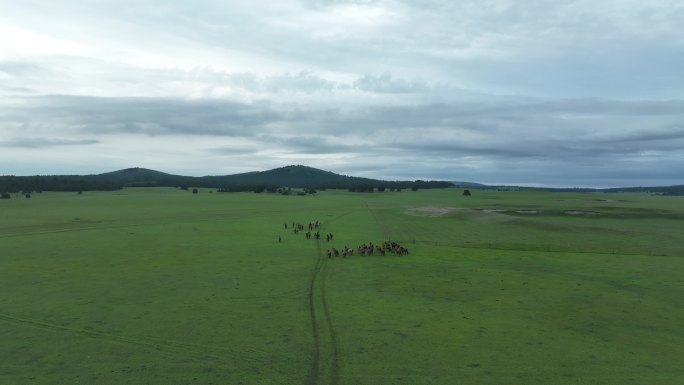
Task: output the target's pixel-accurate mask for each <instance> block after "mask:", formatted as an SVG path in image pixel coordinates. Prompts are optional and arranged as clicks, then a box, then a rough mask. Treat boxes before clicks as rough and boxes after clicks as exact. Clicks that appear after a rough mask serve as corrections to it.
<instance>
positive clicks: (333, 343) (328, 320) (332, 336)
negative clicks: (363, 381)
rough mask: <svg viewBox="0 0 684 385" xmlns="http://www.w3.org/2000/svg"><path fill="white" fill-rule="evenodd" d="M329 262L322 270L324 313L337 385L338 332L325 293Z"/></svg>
mask: <svg viewBox="0 0 684 385" xmlns="http://www.w3.org/2000/svg"><path fill="white" fill-rule="evenodd" d="M316 243H318V245H317V246H318V255H319V258H321V259H322V258H323V251H322V249H321V244H320V240H317V242H316ZM326 266H327V264H325V263H324V264H323V268H322V272H321V298H322V299H323V314H324V315H325V321H326V324H327V325H328V331H329V332H330V348H331V354H332V357H330V361H331V363H330V364H331V369H330V370H331V373H330V385H337V383H338V381H339V377H340V370H339V362H338V354H337V333H336V332H335V327H334V326H333V323H332V317H331V316H330V310H329V308H328V297H327V295H326V293H325V276H326V272H327V269H326Z"/></svg>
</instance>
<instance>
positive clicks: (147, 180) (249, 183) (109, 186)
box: [0, 166, 454, 193]
mask: <svg viewBox="0 0 684 385" xmlns="http://www.w3.org/2000/svg"><path fill="white" fill-rule="evenodd" d="M453 186H454V184H453V183H451V182H444V181H424V180H415V181H383V180H378V179H369V178H359V177H351V176H345V175H340V174H335V173H333V172H329V171H323V170H319V169H315V168H311V167H306V166H287V167H282V168H277V169H273V170H269V171H261V172H249V173H243V174H234V175H224V176H203V177H190V176H181V175H172V174H166V173H163V172H159V171H154V170H148V169H144V168H129V169H125V170H119V171H114V172H109V173H104V174H96V175H45V176H43V175H36V176H0V192H5V193H17V192H25V193H26V192H34V191H35V192H39V191H94V190H105V191H106V190H119V189H122V188H125V187H178V188H182V189H188V188H214V189H217V190H218V191H220V192H240V191H254V192H264V191H267V192H279V191H280V192H283V191H289V190H287V189H288V188H290V189H291V188H301V189H306V190H307V191H308V192H311V191H315V190H325V189H346V190H349V191H354V192H371V191H385V190H393V191H397V190H400V189H412V190H417V189H431V188H445V187H453Z"/></svg>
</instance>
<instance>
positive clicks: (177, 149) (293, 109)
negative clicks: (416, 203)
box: [0, 0, 684, 187]
mask: <svg viewBox="0 0 684 385" xmlns="http://www.w3.org/2000/svg"><path fill="white" fill-rule="evenodd" d="M289 164H304V165H308V166H312V167H317V168H322V169H325V170H330V171H335V172H340V173H343V174H348V175H355V176H367V177H377V178H383V179H417V178H423V179H426V178H427V179H445V180H459V181H474V182H483V183H505V184H524V185H539V186H588V187H607V186H637V185H669V184H682V183H684V178H683V176H684V2H681V1H679V0H672V1H668V0H649V1H637V0H591V1H589V0H579V1H573V0H568V1H555V0H548V1H547V0H525V1H512V0H510V1H509V0H472V1H457V0H448V1H446V0H445V1H439V0H387V1H384V0H378V1H373V0H357V1H349V0H347V1H345V0H337V1H336V0H299V1H295V0H278V1H270V2H259V1H253V0H245V1H242V0H230V1H226V0H205V1H171V0H164V1H162V0H159V1H157V0H152V1H140V0H135V1H132V0H131V1H129V0H116V1H114V0H112V1H110V0H91V1H77V0H72V1H54V0H21V1H5V0H0V174H16V175H33V174H82V173H100V172H107V171H113V170H116V169H121V168H127V167H136V166H138V167H146V168H152V169H157V170H160V171H165V172H170V173H177V174H184V175H218V174H230V173H236V172H245V171H256V170H266V169H270V168H275V167H282V166H285V165H289Z"/></svg>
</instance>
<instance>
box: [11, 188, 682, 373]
mask: <svg viewBox="0 0 684 385" xmlns="http://www.w3.org/2000/svg"><path fill="white" fill-rule="evenodd" d="M460 192H461V191H460V190H456V189H448V190H429V191H418V192H411V191H404V192H400V193H395V192H385V193H372V194H371V193H347V192H342V191H324V192H321V193H320V194H318V195H317V196H304V197H301V196H280V195H267V194H251V193H234V194H226V193H209V191H208V190H200V193H199V194H197V195H193V194H190V193H188V192H187V191H180V190H174V189H161V188H160V189H156V188H155V189H127V190H123V191H116V192H86V193H84V194H83V195H77V194H75V193H47V192H46V193H42V194H34V195H33V197H32V198H30V199H25V198H13V199H10V200H1V201H0V384H2V385H5V384H7V385H12V384H17V385H20V384H21V385H23V384H164V385H169V384H306V385H312V384H333V385H334V384H340V385H341V384H345V385H346V384H349V385H353V384H354V385H355V384H409V385H416V384H445V385H446V384H449V385H451V384H491V385H495V384H496V385H500V384H520V385H534V384H554V385H563V384H648V385H657V384H672V385H675V384H682V383H684V382H683V381H684V364H683V363H684V327H683V325H684V199H682V197H664V196H651V195H646V194H619V195H607V194H581V193H545V192H529V191H518V192H496V191H478V190H473V194H474V195H473V196H472V197H463V196H462V195H461V194H460ZM315 220H320V221H322V223H323V229H322V233H328V232H332V233H333V234H334V240H333V242H331V243H326V241H325V239H322V240H321V241H320V242H317V241H315V240H306V239H305V238H304V236H303V233H300V234H297V235H295V234H294V233H293V232H292V230H291V229H289V228H288V229H287V230H286V229H284V228H283V223H292V222H300V223H308V222H310V221H315ZM288 227H289V226H288ZM278 236H281V237H282V239H283V242H282V243H278ZM384 239H392V240H393V241H397V242H399V243H401V244H402V245H403V246H405V247H407V248H408V249H409V251H410V253H409V255H406V256H393V255H389V254H388V255H386V256H380V255H375V256H366V257H361V256H358V255H355V256H353V257H348V258H339V257H338V258H333V259H328V258H327V257H326V256H325V251H326V249H327V248H328V247H330V246H335V247H337V248H341V247H343V246H344V245H348V246H357V245H359V244H361V243H364V242H369V241H372V242H374V243H379V242H381V241H382V240H384Z"/></svg>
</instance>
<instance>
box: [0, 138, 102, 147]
mask: <svg viewBox="0 0 684 385" xmlns="http://www.w3.org/2000/svg"><path fill="white" fill-rule="evenodd" d="M98 143H100V141H99V140H95V139H58V138H12V139H8V140H0V147H20V148H45V147H57V146H86V145H92V144H98Z"/></svg>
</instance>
